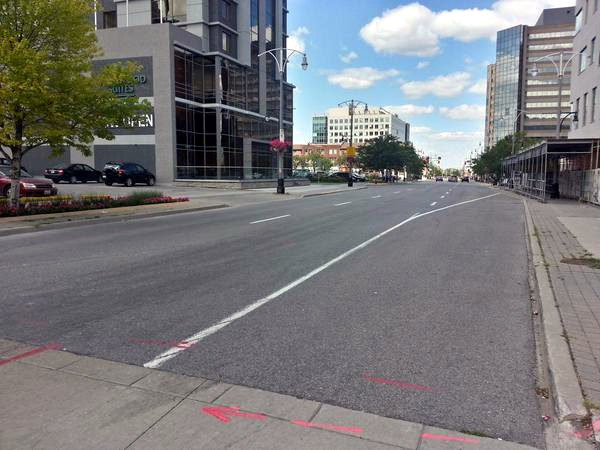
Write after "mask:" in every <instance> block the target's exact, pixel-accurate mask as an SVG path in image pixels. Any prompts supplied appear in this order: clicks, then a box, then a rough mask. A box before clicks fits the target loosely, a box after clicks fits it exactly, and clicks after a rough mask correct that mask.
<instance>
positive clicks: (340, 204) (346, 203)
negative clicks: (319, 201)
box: [333, 202, 352, 206]
mask: <svg viewBox="0 0 600 450" xmlns="http://www.w3.org/2000/svg"><path fill="white" fill-rule="evenodd" d="M350 203H352V202H344V203H336V204H335V205H333V206H342V205H349V204H350Z"/></svg>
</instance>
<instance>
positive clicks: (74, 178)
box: [44, 164, 104, 183]
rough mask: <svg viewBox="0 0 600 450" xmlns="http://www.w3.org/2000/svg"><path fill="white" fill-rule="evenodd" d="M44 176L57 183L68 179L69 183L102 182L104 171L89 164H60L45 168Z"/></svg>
mask: <svg viewBox="0 0 600 450" xmlns="http://www.w3.org/2000/svg"><path fill="white" fill-rule="evenodd" d="M44 176H45V177H46V178H49V179H51V180H52V181H54V182H55V183H60V182H61V181H68V182H69V183H77V182H78V181H81V182H82V183H87V182H88V181H95V182H97V183H102V182H104V180H103V179H102V172H100V171H99V170H96V169H94V168H93V167H90V166H88V165H87V164H59V165H58V166H55V167H52V168H50V169H44Z"/></svg>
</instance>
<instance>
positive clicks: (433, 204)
mask: <svg viewBox="0 0 600 450" xmlns="http://www.w3.org/2000/svg"><path fill="white" fill-rule="evenodd" d="M435 205H437V202H433V203H432V204H431V205H429V206H435Z"/></svg>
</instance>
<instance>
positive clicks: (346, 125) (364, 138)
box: [327, 107, 410, 146]
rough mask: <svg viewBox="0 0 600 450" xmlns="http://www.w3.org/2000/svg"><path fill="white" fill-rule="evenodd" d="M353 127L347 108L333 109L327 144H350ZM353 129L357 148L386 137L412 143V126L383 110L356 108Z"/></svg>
mask: <svg viewBox="0 0 600 450" xmlns="http://www.w3.org/2000/svg"><path fill="white" fill-rule="evenodd" d="M351 125H352V124H351V117H350V113H349V111H348V108H347V107H339V108H331V109H330V110H329V112H328V114H327V127H328V130H327V144H341V143H345V142H346V143H347V142H350V128H351ZM352 128H353V133H352V135H353V139H352V143H353V145H355V146H360V145H363V144H366V143H367V142H368V141H370V140H371V139H374V138H377V137H379V136H385V135H391V136H395V137H397V138H398V139H399V140H400V141H401V142H409V141H410V124H409V123H407V122H405V121H404V120H402V119H400V117H398V115H397V114H394V113H391V112H389V111H386V110H385V109H383V108H378V107H368V108H361V107H357V108H355V111H354V123H353V127H352Z"/></svg>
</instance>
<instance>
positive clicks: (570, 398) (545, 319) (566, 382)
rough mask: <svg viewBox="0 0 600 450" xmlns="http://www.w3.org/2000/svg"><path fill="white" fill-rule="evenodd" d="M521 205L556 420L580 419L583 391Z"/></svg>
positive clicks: (537, 246) (531, 228) (541, 258)
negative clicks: (539, 304)
mask: <svg viewBox="0 0 600 450" xmlns="http://www.w3.org/2000/svg"><path fill="white" fill-rule="evenodd" d="M523 205H524V207H525V216H526V219H527V236H528V239H529V245H530V249H531V254H532V263H533V267H534V269H535V278H536V280H537V287H538V292H539V297H540V303H541V308H540V309H541V313H542V314H541V315H542V326H543V330H544V339H545V343H546V352H547V354H548V367H549V369H550V378H551V382H552V386H553V394H554V399H555V402H556V409H557V411H556V412H557V415H558V420H559V422H564V421H566V420H581V419H584V418H585V417H586V416H587V415H588V411H587V409H586V407H585V406H584V403H583V394H582V392H581V387H580V386H579V381H578V379H577V374H576V373H575V368H574V366H573V360H572V359H571V353H570V351H569V347H568V345H567V343H566V342H565V338H564V337H563V333H564V330H563V326H562V323H561V320H560V315H559V312H558V308H557V307H556V301H555V298H554V293H553V291H552V286H551V284H550V278H549V276H548V273H547V272H546V268H545V260H544V256H543V254H542V249H541V246H540V243H539V242H538V240H537V236H536V234H535V227H534V224H533V219H532V217H531V213H530V212H529V207H528V206H527V202H526V200H525V199H523Z"/></svg>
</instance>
